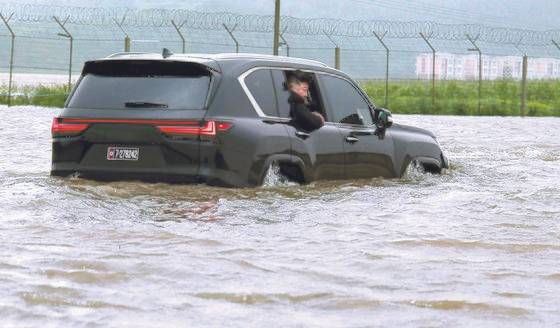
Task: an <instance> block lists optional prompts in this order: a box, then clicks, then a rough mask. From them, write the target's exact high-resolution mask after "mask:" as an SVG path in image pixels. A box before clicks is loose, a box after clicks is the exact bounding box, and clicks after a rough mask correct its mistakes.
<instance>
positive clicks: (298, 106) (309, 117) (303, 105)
mask: <svg viewBox="0 0 560 328" xmlns="http://www.w3.org/2000/svg"><path fill="white" fill-rule="evenodd" d="M310 79H311V78H310V77H309V76H308V74H305V73H304V72H300V71H297V72H295V73H293V74H292V75H291V76H290V77H289V78H288V81H287V87H288V90H289V91H290V98H289V99H288V102H289V103H290V116H291V117H292V119H293V120H294V123H295V124H296V125H297V126H298V127H301V128H302V129H304V130H307V131H314V130H317V129H320V128H321V127H322V126H323V125H324V124H325V118H324V117H323V115H321V114H320V113H318V112H317V111H316V110H317V109H316V106H314V104H312V103H311V101H310V96H309V83H310Z"/></svg>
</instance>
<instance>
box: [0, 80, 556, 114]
mask: <svg viewBox="0 0 560 328" xmlns="http://www.w3.org/2000/svg"><path fill="white" fill-rule="evenodd" d="M362 86H363V88H364V90H365V91H366V92H367V93H368V95H369V96H370V97H371V99H373V100H374V102H375V103H376V104H377V105H379V106H382V105H383V102H384V95H385V83H384V81H369V82H363V83H362ZM520 92H521V85H520V82H519V81H513V80H499V81H484V83H483V86H482V101H481V104H482V105H481V111H480V114H481V115H500V116H518V115H520V108H521V105H520V102H521V100H520ZM7 94H8V88H7V86H5V85H4V86H0V104H7V102H8V97H7ZM12 94H13V98H12V105H34V106H44V107H62V106H63V105H64V101H65V100H66V96H67V90H66V86H64V85H56V86H45V85H39V86H35V87H21V88H15V89H14V90H13V91H12ZM388 107H389V109H390V110H391V111H393V113H398V114H437V115H478V82H476V81H436V103H435V106H433V105H432V89H431V82H430V81H423V80H422V81H420V80H412V81H391V82H390V83H389V106H388ZM527 115H528V116H560V81H529V82H528V92H527Z"/></svg>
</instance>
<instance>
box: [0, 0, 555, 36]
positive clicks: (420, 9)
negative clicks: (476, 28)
mask: <svg viewBox="0 0 560 328" xmlns="http://www.w3.org/2000/svg"><path fill="white" fill-rule="evenodd" d="M2 2H4V3H6V2H11V3H13V2H14V1H13V0H12V1H4V0H0V3H2ZM21 2H26V3H48V4H60V5H72V6H102V7H109V6H116V7H137V8H184V9H194V10H205V11H230V12H239V13H251V14H264V15H270V14H272V13H273V10H274V0H256V1H255V0H237V1H231V0H227V1H226V0H58V1H57V0H35V1H31V0H28V1H25V0H22V1H21ZM282 14H283V15H290V16H298V17H330V18H342V19H349V20H356V19H366V20H367V19H372V20H374V19H377V20H380V19H390V20H402V21H411V20H430V21H438V22H441V23H473V24H476V23H482V24H486V25H495V26H508V27H520V28H528V29H539V30H542V29H560V18H559V14H560V0H282Z"/></svg>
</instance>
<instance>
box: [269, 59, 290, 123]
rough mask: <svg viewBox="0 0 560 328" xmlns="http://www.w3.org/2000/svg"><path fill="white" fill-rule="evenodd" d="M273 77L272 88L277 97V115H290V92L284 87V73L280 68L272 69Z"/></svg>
mask: <svg viewBox="0 0 560 328" xmlns="http://www.w3.org/2000/svg"><path fill="white" fill-rule="evenodd" d="M272 75H273V78H274V88H275V89H276V95H277V97H278V114H279V117H284V118H286V117H290V103H289V102H288V99H289V98H290V92H289V91H288V89H286V86H285V84H284V82H286V74H285V73H284V71H281V70H272Z"/></svg>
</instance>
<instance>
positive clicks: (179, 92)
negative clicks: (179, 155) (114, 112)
mask: <svg viewBox="0 0 560 328" xmlns="http://www.w3.org/2000/svg"><path fill="white" fill-rule="evenodd" d="M145 65H146V63H142V64H130V65H126V66H128V67H126V68H125V67H123V66H120V65H119V66H114V67H113V69H111V70H110V71H109V72H108V71H107V70H106V69H97V70H96V69H95V68H94V69H91V68H89V69H91V72H87V71H86V74H85V75H84V76H83V77H82V79H81V80H80V83H79V84H78V86H77V87H76V90H75V91H74V94H73V95H72V98H71V99H70V101H69V102H68V107H69V108H92V109H134V108H152V109H154V108H157V109H162V110H163V109H186V110H188V109H203V108H204V106H205V102H206V97H207V95H208V91H209V88H210V79H211V77H210V75H209V73H208V72H201V71H198V72H197V71H194V72H188V73H179V74H177V75H174V74H172V73H171V72H170V70H169V69H163V70H161V71H159V72H158V70H154V67H153V66H151V67H150V69H146V70H143V69H142V68H144V67H146V66H145ZM132 67H134V69H131V68H132ZM104 68H106V67H104Z"/></svg>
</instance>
